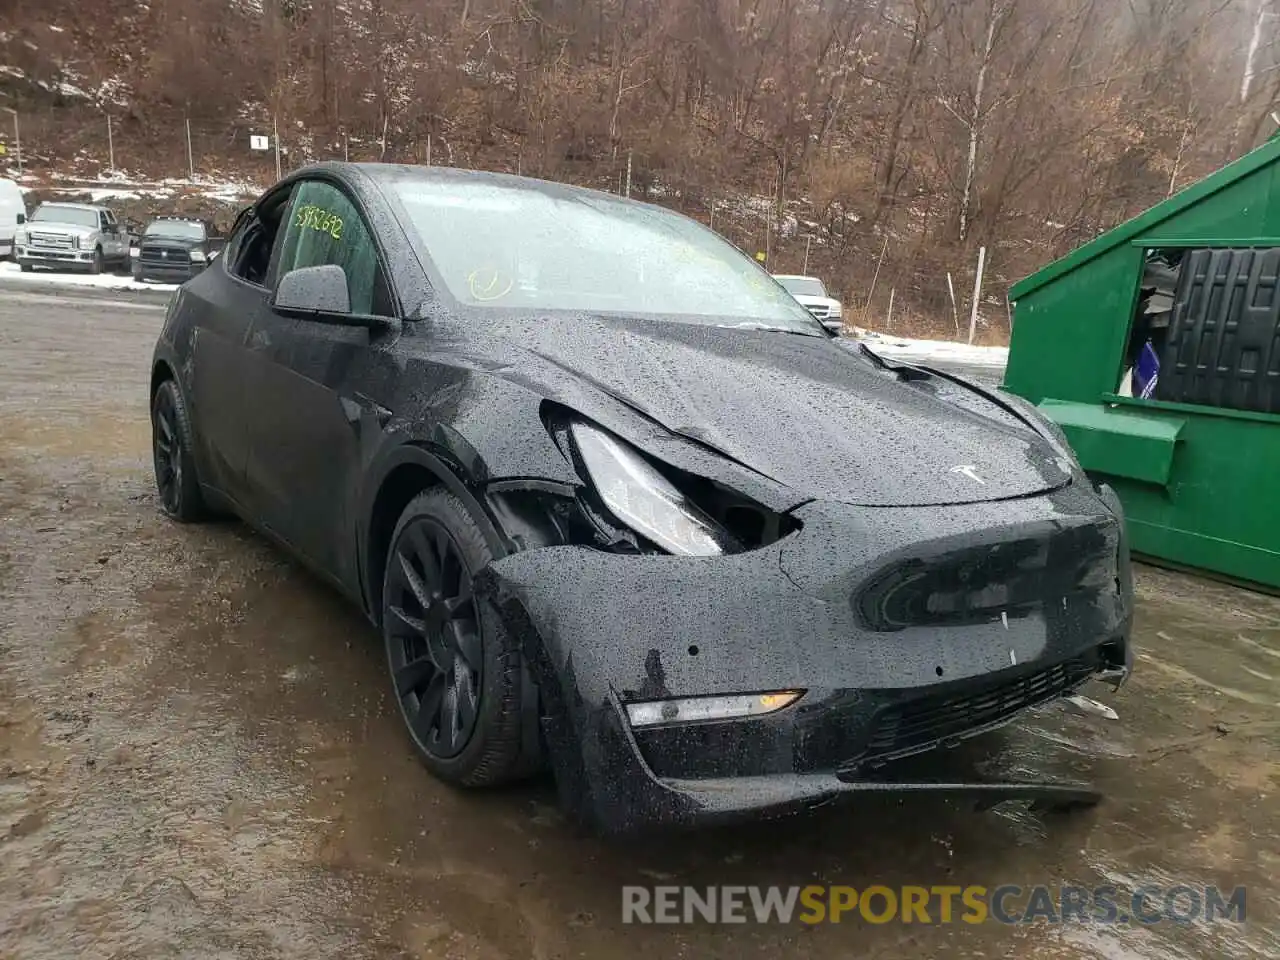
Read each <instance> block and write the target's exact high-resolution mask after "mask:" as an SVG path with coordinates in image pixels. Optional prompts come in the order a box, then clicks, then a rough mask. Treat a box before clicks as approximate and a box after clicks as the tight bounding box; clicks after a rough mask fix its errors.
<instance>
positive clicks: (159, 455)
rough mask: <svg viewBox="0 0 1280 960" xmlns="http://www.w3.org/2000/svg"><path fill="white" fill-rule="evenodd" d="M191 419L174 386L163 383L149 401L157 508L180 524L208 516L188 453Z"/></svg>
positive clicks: (167, 382) (193, 461) (192, 459)
mask: <svg viewBox="0 0 1280 960" xmlns="http://www.w3.org/2000/svg"><path fill="white" fill-rule="evenodd" d="M191 437H192V432H191V418H190V415H189V414H188V413H187V406H186V404H185V403H184V402H183V399H182V393H181V392H180V391H179V390H178V386H177V384H175V383H174V382H173V381H172V380H166V381H164V382H163V383H162V384H160V387H159V388H158V389H157V390H156V393H155V396H154V397H153V398H152V400H151V458H152V463H153V464H154V466H155V476H156V493H157V495H158V496H159V498H160V509H161V510H163V511H164V512H165V514H166V515H168V516H169V517H172V518H173V519H174V520H177V521H178V522H179V523H194V522H196V521H199V520H204V519H206V518H207V517H208V515H209V511H208V509H207V508H206V507H205V502H204V496H203V494H201V492H200V479H199V477H197V475H196V464H195V458H194V456H192V453H191V449H192V447H191Z"/></svg>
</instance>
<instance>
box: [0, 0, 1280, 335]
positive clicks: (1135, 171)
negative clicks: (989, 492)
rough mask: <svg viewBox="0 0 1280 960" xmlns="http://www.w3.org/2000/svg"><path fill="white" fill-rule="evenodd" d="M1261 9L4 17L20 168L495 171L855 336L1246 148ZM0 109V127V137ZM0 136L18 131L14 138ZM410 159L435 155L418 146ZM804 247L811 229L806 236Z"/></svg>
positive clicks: (476, 1) (828, 1) (814, 2)
mask: <svg viewBox="0 0 1280 960" xmlns="http://www.w3.org/2000/svg"><path fill="white" fill-rule="evenodd" d="M1276 13H1280V9H1277V10H1273V0H1262V2H1261V3H1260V2H1259V0H1128V2H1121V0H150V2H139V0H94V2H93V3H83V2H82V3H69V2H67V3H64V2H54V0H0V94H2V95H3V96H2V99H0V105H7V106H9V107H10V108H13V109H16V110H18V111H19V117H20V120H21V123H22V138H23V140H24V150H25V152H26V153H27V155H28V157H29V158H30V163H31V165H34V166H35V167H36V168H41V167H44V168H57V167H58V166H59V165H64V166H65V165H67V164H71V163H75V162H79V163H80V164H82V165H83V164H85V163H91V164H96V166H97V167H98V168H105V167H106V165H107V164H106V157H107V150H106V137H107V132H106V122H105V121H106V117H107V115H110V117H111V120H112V124H113V127H112V137H113V142H112V148H113V150H114V152H115V154H116V166H117V167H118V168H124V169H128V170H131V171H135V172H138V173H144V174H146V175H149V176H163V175H185V174H186V172H187V166H188V157H187V142H186V137H185V132H184V129H185V122H186V121H188V120H189V121H190V124H191V129H192V131H193V132H192V143H193V147H192V154H193V156H192V158H191V159H192V161H193V165H194V167H195V169H196V172H197V173H200V172H202V171H203V172H207V171H209V170H215V169H216V170H219V171H235V172H238V173H241V174H249V175H252V176H254V177H256V178H257V179H258V180H260V181H261V182H264V183H265V182H267V181H269V180H270V179H271V178H272V176H273V175H274V159H273V158H271V157H269V156H267V155H263V154H251V153H250V152H249V151H248V149H247V148H248V135H249V133H251V132H252V133H266V134H270V133H271V131H272V126H273V123H274V125H275V126H276V127H277V129H278V131H279V134H280V140H281V143H282V145H283V146H284V147H285V149H286V150H287V154H286V166H294V165H297V164H300V163H302V162H304V161H305V160H308V159H313V158H328V157H341V156H343V155H344V154H346V155H349V156H350V157H351V158H352V159H380V158H382V159H387V160H403V161H411V162H426V161H427V159H428V151H430V160H431V161H432V162H435V163H448V164H453V165H462V166H474V167H481V168H488V169H497V170H510V171H516V170H519V171H520V172H523V173H525V174H531V175H535V176H541V177H546V178H550V179H559V180H567V181H572V182H577V183H584V184H590V185H594V186H598V187H601V188H603V189H612V190H615V191H617V190H620V189H625V184H626V171H627V167H628V159H629V160H630V164H631V189H632V193H633V195H637V196H643V197H647V198H648V199H652V200H654V201H656V202H661V203H665V204H668V205H671V206H674V207H677V208H679V209H681V210H683V211H684V212H686V213H689V214H691V215H693V216H696V217H698V218H699V219H702V220H703V221H704V222H705V221H710V220H712V219H713V210H714V225H715V226H716V228H717V229H720V230H722V232H724V233H725V234H726V235H727V236H729V237H730V239H732V240H734V241H735V242H736V243H738V244H739V245H740V246H742V247H743V248H744V249H747V250H749V251H751V252H753V253H754V252H755V251H757V250H760V251H765V252H767V254H768V256H769V263H770V267H771V268H772V269H774V270H775V271H784V270H785V271H789V272H797V271H799V270H800V269H801V267H802V260H803V257H804V251H805V247H806V245H807V246H808V247H809V249H810V251H811V252H810V264H809V268H810V272H818V273H820V274H821V275H823V276H824V278H825V279H827V280H828V282H829V284H830V285H831V286H832V287H833V288H834V289H835V290H837V291H838V292H839V294H841V295H843V297H844V299H845V301H846V304H848V306H847V307H846V311H847V315H848V314H849V312H852V313H853V319H854V320H855V321H856V320H857V319H858V315H859V314H860V312H861V310H862V308H863V305H864V303H865V301H866V299H867V297H868V294H869V293H870V290H871V286H872V279H873V277H874V276H876V268H877V263H878V261H879V258H880V256H881V254H882V252H883V255H884V262H883V266H882V267H881V268H880V270H879V274H878V277H877V278H876V281H875V294H874V298H873V303H872V305H871V309H870V313H869V318H868V320H869V322H870V323H871V324H872V325H880V326H882V325H883V323H877V318H880V320H883V318H884V314H885V312H886V308H887V304H888V300H889V296H890V292H891V291H893V292H894V295H895V300H896V305H895V316H896V317H897V318H898V320H896V321H895V327H897V328H898V329H903V327H901V326H899V324H908V325H911V327H912V328H913V329H916V330H917V331H920V332H923V330H926V329H927V330H930V331H932V332H935V333H946V332H947V331H949V330H951V328H952V324H953V317H952V306H951V303H950V299H949V297H948V294H947V273H948V272H950V273H951V274H953V277H954V286H955V289H956V294H957V297H958V298H959V300H960V309H961V311H963V310H964V309H965V306H964V301H965V299H966V298H967V296H968V294H969V290H970V288H971V285H972V269H973V260H974V255H975V254H976V251H977V247H978V246H979V245H986V246H987V247H988V248H989V255H990V264H991V266H990V270H991V274H990V276H991V284H990V286H989V287H988V288H987V293H988V294H990V295H991V296H992V298H993V299H992V300H991V301H990V302H987V303H985V304H984V305H983V315H984V320H985V322H986V328H987V337H988V338H990V339H998V338H999V337H1000V335H1001V332H1002V331H1003V330H1004V325H1005V322H1006V321H1005V307H1004V301H1003V295H1004V290H1005V288H1006V287H1007V284H1008V283H1009V282H1010V281H1012V280H1014V279H1016V278H1017V277H1018V276H1020V275H1022V274H1024V273H1026V272H1029V271H1030V270H1032V269H1034V268H1035V267H1036V266H1038V265H1040V264H1041V263H1044V262H1046V261H1047V260H1049V259H1051V258H1052V257H1053V256H1055V255H1057V254H1060V253H1062V252H1065V251H1066V250H1068V249H1070V248H1071V247H1073V246H1075V245H1077V244H1079V243H1081V242H1083V241H1084V240H1087V239H1088V238H1090V237H1092V236H1094V235H1096V234H1097V233H1098V232H1099V231H1101V230H1102V229H1104V228H1106V227H1108V226H1110V225H1112V224H1114V223H1116V222H1119V221H1120V220H1122V219H1124V218H1126V217H1127V216H1130V215H1132V214H1134V213H1137V212H1138V211H1139V210H1141V209H1143V208H1144V207H1146V206H1148V205H1150V204H1151V203H1153V202H1155V201H1158V200H1160V199H1162V198H1164V197H1165V196H1167V195H1169V194H1170V193H1171V192H1172V191H1174V190H1176V189H1178V188H1179V187H1181V186H1185V185H1187V184H1188V183H1190V182H1191V181H1193V180H1194V179H1196V178H1197V177H1199V176H1201V175H1203V174H1205V173H1207V172H1209V171H1210V170H1212V169H1214V168H1215V167H1217V166H1219V165H1221V164H1222V163H1224V162H1226V161H1227V160H1229V159H1232V158H1233V157H1235V156H1237V155H1239V154H1240V153H1242V152H1244V151H1245V150H1247V149H1248V148H1249V147H1251V146H1252V145H1254V144H1256V143H1257V142H1259V141H1260V140H1261V139H1264V138H1265V137H1266V136H1268V135H1269V134H1270V133H1271V132H1272V131H1273V130H1274V129H1275V126H1276V123H1275V121H1274V120H1272V119H1271V112H1272V110H1273V109H1274V106H1273V105H1274V103H1275V101H1276V100H1277V98H1278V97H1280V70H1276V69H1275V66H1276V60H1277V52H1276V48H1275V46H1274V38H1275V35H1276V33H1277V31H1278V30H1280V19H1278V18H1277V17H1276V16H1275V14H1276ZM6 119H7V117H0V130H4V127H5V122H6ZM4 136H6V137H8V138H9V139H12V133H11V131H5V132H4ZM428 144H429V146H428ZM806 240H807V241H808V242H807V244H806Z"/></svg>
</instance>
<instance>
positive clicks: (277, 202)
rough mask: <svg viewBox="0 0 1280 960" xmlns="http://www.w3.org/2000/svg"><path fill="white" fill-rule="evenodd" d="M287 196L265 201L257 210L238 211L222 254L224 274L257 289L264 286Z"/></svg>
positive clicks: (253, 208) (286, 206) (250, 208)
mask: <svg viewBox="0 0 1280 960" xmlns="http://www.w3.org/2000/svg"><path fill="white" fill-rule="evenodd" d="M288 200H289V197H288V194H287V193H286V194H284V195H278V196H275V197H268V198H267V199H266V200H264V201H263V202H262V203H260V204H259V205H258V206H256V207H249V208H248V209H246V210H243V211H241V213H240V216H239V217H237V218H236V223H235V226H234V227H232V230H231V239H230V241H228V243H227V247H226V250H224V251H223V254H224V260H223V262H224V263H225V264H226V267H227V270H229V271H230V272H231V274H232V276H236V277H239V278H240V279H241V280H244V281H246V282H248V283H252V284H255V285H257V286H260V287H261V286H266V283H267V277H268V276H269V275H270V274H269V270H270V266H271V251H272V250H273V249H274V247H275V245H276V239H277V235H278V234H279V232H280V217H281V214H282V213H283V212H284V211H286V210H287V209H288Z"/></svg>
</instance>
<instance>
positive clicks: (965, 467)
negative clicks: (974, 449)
mask: <svg viewBox="0 0 1280 960" xmlns="http://www.w3.org/2000/svg"><path fill="white" fill-rule="evenodd" d="M951 472H952V473H958V474H960V476H962V477H968V478H969V479H970V480H972V481H973V482H974V483H981V484H984V485H985V484H986V482H987V481H985V480H983V479H982V478H981V477H980V476H978V468H977V467H975V466H973V465H972V464H969V463H962V464H960V466H958V467H952V468H951Z"/></svg>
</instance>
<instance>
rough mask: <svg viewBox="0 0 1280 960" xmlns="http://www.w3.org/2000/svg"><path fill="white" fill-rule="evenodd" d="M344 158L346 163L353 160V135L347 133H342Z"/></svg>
mask: <svg viewBox="0 0 1280 960" xmlns="http://www.w3.org/2000/svg"><path fill="white" fill-rule="evenodd" d="M342 159H343V161H344V162H346V163H350V162H351V137H350V136H349V135H348V134H345V133H344V134H343V135H342Z"/></svg>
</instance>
